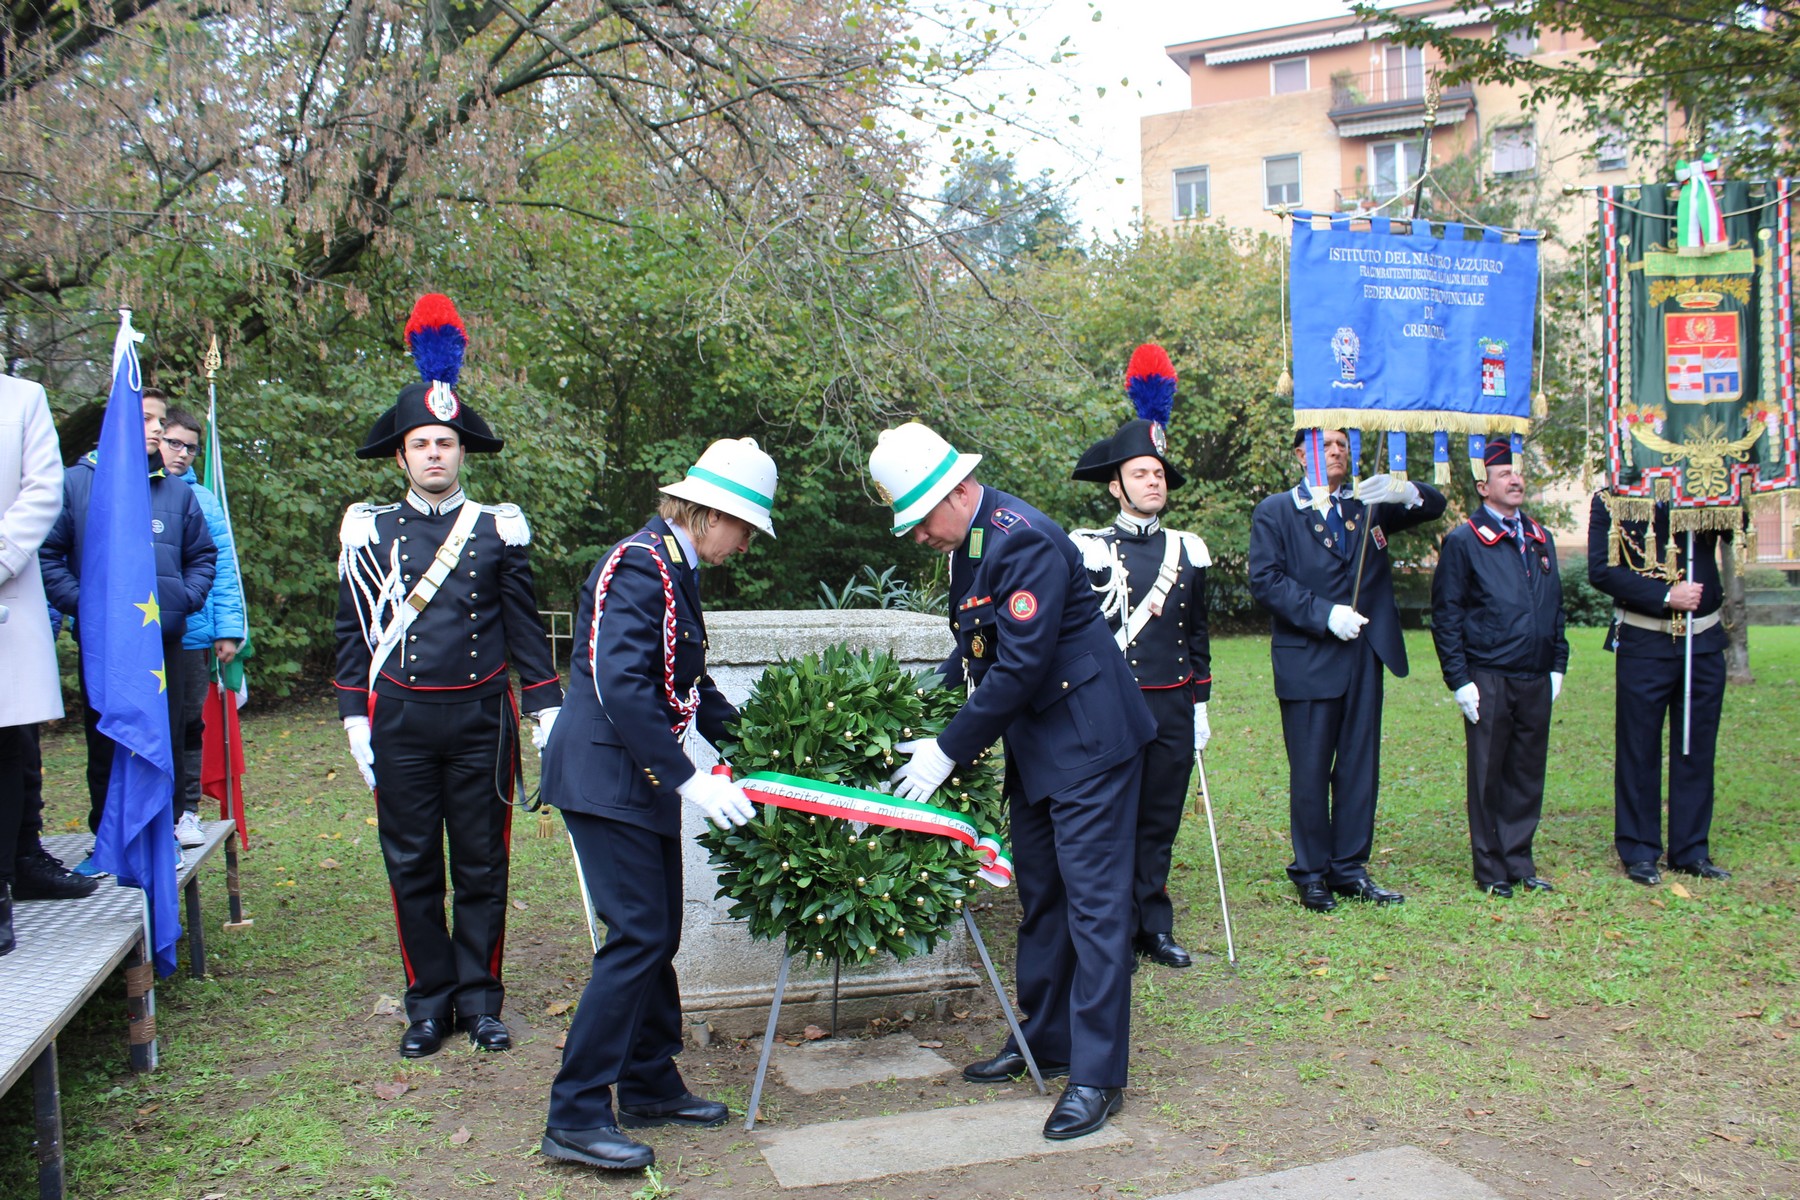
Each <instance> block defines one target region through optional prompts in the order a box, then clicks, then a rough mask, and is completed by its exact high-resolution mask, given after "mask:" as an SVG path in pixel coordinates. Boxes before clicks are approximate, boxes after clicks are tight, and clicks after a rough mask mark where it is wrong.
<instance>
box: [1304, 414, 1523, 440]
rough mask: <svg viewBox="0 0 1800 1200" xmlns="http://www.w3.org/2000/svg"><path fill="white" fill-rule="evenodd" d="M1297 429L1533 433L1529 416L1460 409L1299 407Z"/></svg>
mask: <svg viewBox="0 0 1800 1200" xmlns="http://www.w3.org/2000/svg"><path fill="white" fill-rule="evenodd" d="M1294 428H1295V429H1362V430H1371V429H1375V430H1388V431H1392V432H1396V433H1436V432H1437V431H1438V430H1440V429H1441V430H1443V431H1444V432H1446V433H1517V434H1521V435H1524V434H1529V433H1530V432H1531V418H1530V417H1503V416H1487V415H1483V414H1481V413H1461V412H1388V411H1385V410H1380V409H1367V408H1296V409H1295V410H1294Z"/></svg>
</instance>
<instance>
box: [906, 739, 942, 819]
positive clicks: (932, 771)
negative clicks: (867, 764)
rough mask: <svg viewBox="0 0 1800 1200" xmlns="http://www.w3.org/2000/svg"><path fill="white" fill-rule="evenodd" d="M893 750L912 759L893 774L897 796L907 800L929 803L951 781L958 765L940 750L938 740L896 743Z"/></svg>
mask: <svg viewBox="0 0 1800 1200" xmlns="http://www.w3.org/2000/svg"><path fill="white" fill-rule="evenodd" d="M894 749H896V750H898V751H900V752H901V753H902V754H910V755H912V757H911V758H909V759H907V760H906V765H905V766H903V767H901V768H900V769H899V770H898V771H895V772H894V795H896V796H901V797H904V798H905V799H907V800H917V801H918V802H919V803H921V804H924V803H926V802H927V801H929V800H930V799H931V794H932V793H933V792H935V791H937V790H938V788H939V787H941V786H942V785H943V782H944V780H946V779H948V778H950V772H952V771H954V770H956V764H955V763H953V762H951V761H950V757H949V756H948V755H947V754H945V753H944V752H943V751H942V750H939V749H938V744H937V739H936V738H919V739H918V740H916V741H911V742H896V743H895V744H894Z"/></svg>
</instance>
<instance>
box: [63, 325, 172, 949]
mask: <svg viewBox="0 0 1800 1200" xmlns="http://www.w3.org/2000/svg"><path fill="white" fill-rule="evenodd" d="M120 318H121V319H120V322H119V334H118V337H117V339H116V340H115V341H114V342H113V385H112V396H111V398H110V399H109V400H108V401H107V404H106V417H105V420H104V421H103V422H102V423H101V426H100V452H99V456H98V461H97V463H96V464H95V467H94V485H93V491H92V493H90V495H89V499H88V512H87V524H86V526H85V527H84V529H83V532H82V545H81V601H80V604H81V612H80V619H79V622H78V628H79V629H80V631H81V659H82V666H83V673H84V675H85V676H86V680H87V689H88V702H89V703H90V704H92V705H93V706H94V708H95V710H96V711H98V712H99V714H100V732H101V733H103V734H105V735H106V736H107V737H109V738H111V739H112V740H113V741H114V742H115V743H117V749H116V750H115V752H114V753H113V764H112V778H111V779H110V780H109V781H108V783H107V785H106V809H105V811H104V812H103V813H102V814H101V817H100V829H99V831H98V832H97V833H96V834H95V838H94V866H95V867H97V868H99V869H100V870H101V871H104V872H106V873H107V874H109V875H116V876H118V878H119V882H120V883H122V884H124V885H126V886H127V887H137V888H142V889H143V890H144V898H145V900H146V901H147V905H146V907H147V908H148V910H149V914H150V930H149V933H150V943H151V949H152V951H153V953H154V956H155V959H156V969H157V972H158V973H159V974H162V975H167V974H169V973H170V972H172V971H173V970H174V969H175V942H176V941H177V939H179V938H180V936H181V907H180V903H179V899H178V896H177V890H178V889H177V888H176V885H175V869H176V857H175V856H176V850H175V822H174V809H173V800H174V795H175V756H174V754H173V752H172V751H171V748H170V742H169V707H168V695H167V693H168V677H167V675H166V673H165V668H164V664H163V638H162V618H161V613H160V609H159V607H158V605H157V601H156V549H155V546H154V544H153V542H152V540H151V538H152V535H151V532H150V523H151V521H152V519H153V518H152V516H151V511H150V470H149V454H148V451H146V450H145V448H144V383H143V377H142V376H141V375H140V374H139V372H138V358H137V345H136V343H137V342H139V341H141V340H142V339H143V336H144V335H143V334H141V333H138V332H136V331H135V330H133V329H132V328H131V314H130V313H129V312H124V311H121V313H120Z"/></svg>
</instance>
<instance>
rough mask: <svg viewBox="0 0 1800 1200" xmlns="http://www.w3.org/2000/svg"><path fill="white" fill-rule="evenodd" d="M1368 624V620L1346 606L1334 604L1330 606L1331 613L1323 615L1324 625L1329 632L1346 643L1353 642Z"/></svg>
mask: <svg viewBox="0 0 1800 1200" xmlns="http://www.w3.org/2000/svg"><path fill="white" fill-rule="evenodd" d="M1368 623H1369V618H1367V617H1365V616H1363V615H1362V614H1361V613H1359V612H1357V611H1356V610H1355V609H1354V608H1351V607H1350V606H1349V605H1348V604H1334V605H1332V606H1331V611H1330V612H1329V613H1327V614H1326V615H1325V624H1326V625H1327V626H1328V627H1329V628H1330V630H1331V632H1333V633H1335V634H1337V636H1338V637H1339V638H1340V639H1342V640H1343V641H1346V642H1349V641H1354V640H1355V639H1356V635H1357V634H1359V633H1361V632H1362V627H1363V626H1364V625H1367V624H1368Z"/></svg>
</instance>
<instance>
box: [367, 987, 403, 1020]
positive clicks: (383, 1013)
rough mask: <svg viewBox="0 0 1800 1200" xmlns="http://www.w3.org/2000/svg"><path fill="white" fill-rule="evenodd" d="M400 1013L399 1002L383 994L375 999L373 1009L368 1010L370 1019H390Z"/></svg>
mask: <svg viewBox="0 0 1800 1200" xmlns="http://www.w3.org/2000/svg"><path fill="white" fill-rule="evenodd" d="M399 1011H400V1001H398V1000H396V999H394V997H392V996H390V995H388V994H387V993H386V992H383V993H382V994H381V995H380V996H377V997H376V998H375V1007H374V1008H371V1009H370V1010H369V1015H370V1016H371V1017H391V1016H393V1015H394V1014H395V1013H397V1012H399Z"/></svg>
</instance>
